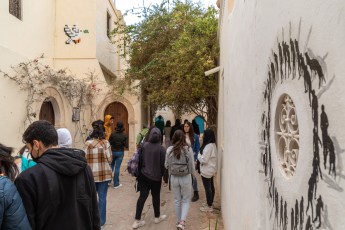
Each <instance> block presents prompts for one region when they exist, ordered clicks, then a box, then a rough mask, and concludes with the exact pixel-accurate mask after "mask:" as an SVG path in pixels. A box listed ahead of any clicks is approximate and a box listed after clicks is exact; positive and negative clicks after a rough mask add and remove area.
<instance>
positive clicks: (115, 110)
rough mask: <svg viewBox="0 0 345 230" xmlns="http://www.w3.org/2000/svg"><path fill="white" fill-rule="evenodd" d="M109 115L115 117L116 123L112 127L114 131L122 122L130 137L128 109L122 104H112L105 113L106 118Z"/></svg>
mask: <svg viewBox="0 0 345 230" xmlns="http://www.w3.org/2000/svg"><path fill="white" fill-rule="evenodd" d="M107 114H109V115H111V116H113V117H114V123H113V126H112V129H113V130H115V127H116V123H117V122H118V121H122V122H123V126H124V128H125V133H127V135H129V124H128V111H127V109H126V106H124V105H123V104H122V103H120V102H112V103H110V104H109V105H108V106H107V108H106V109H105V111H104V116H105V115H107Z"/></svg>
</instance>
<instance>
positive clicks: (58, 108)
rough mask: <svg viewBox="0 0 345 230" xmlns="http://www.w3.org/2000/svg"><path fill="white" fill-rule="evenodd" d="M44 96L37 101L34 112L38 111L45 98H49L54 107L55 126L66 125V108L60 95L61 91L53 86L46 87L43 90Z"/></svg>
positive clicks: (37, 112)
mask: <svg viewBox="0 0 345 230" xmlns="http://www.w3.org/2000/svg"><path fill="white" fill-rule="evenodd" d="M44 93H45V95H44V97H42V99H41V100H40V101H39V102H38V103H37V106H36V114H39V113H40V110H41V106H42V104H43V102H44V101H45V100H49V101H50V102H51V104H52V106H53V109H54V115H55V127H56V128H62V127H66V110H65V103H64V101H63V98H62V96H61V93H60V92H59V91H58V90H57V89H56V88H54V87H47V88H46V89H45V90H44Z"/></svg>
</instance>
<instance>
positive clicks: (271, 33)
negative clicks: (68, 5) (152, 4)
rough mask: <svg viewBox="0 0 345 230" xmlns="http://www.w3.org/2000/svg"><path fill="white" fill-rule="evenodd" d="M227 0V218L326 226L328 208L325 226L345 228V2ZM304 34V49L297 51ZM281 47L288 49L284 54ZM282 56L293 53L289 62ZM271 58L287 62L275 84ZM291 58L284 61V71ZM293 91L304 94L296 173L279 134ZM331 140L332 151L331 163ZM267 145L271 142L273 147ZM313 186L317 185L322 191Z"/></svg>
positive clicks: (223, 171) (223, 152) (275, 225)
mask: <svg viewBox="0 0 345 230" xmlns="http://www.w3.org/2000/svg"><path fill="white" fill-rule="evenodd" d="M219 3H220V9H221V10H220V11H221V12H220V24H219V33H220V50H221V56H220V66H221V69H220V72H219V77H220V97H219V117H218V118H219V124H218V147H219V156H220V157H219V162H220V164H219V165H220V167H219V174H218V181H219V182H220V188H221V199H222V212H223V221H224V225H225V228H226V229H231V230H238V229H262V230H266V229H284V227H285V226H286V229H292V228H291V225H294V226H296V227H297V228H296V229H312V228H310V227H313V229H316V228H317V227H318V225H319V220H318V219H317V220H316V221H315V222H313V219H314V218H315V217H316V216H318V214H317V212H318V210H319V211H320V216H321V222H322V224H321V227H320V229H337V230H338V229H339V230H340V229H345V218H344V215H345V192H344V189H345V170H344V164H345V155H344V153H345V120H344V114H345V96H344V93H343V91H344V85H345V78H344V77H343V75H344V72H345V65H344V62H345V59H344V57H342V55H344V53H345V30H344V28H345V14H344V12H343V8H344V7H345V2H344V1H341V0H336V1H332V2H327V1H322V0H306V1H298V0H292V1H282V0H278V1H277V0H268V1H259V0H253V1H239V0H235V1H234V0H220V1H219ZM290 39H292V41H293V44H294V45H293V46H292V45H291V43H290ZM295 40H296V42H295ZM284 41H285V42H286V43H283V42H284ZM279 44H280V45H281V46H282V47H283V44H284V45H285V46H286V47H288V49H287V50H289V57H290V58H291V59H290V64H291V72H289V66H288V63H289V62H285V60H287V57H288V56H285V54H284V51H283V52H282V53H283V55H282V56H283V58H280V57H279ZM296 44H298V45H299V52H296V46H295V45H296ZM292 47H293V48H292ZM292 51H294V52H292ZM286 52H287V51H286ZM293 53H295V54H297V53H300V54H301V57H302V59H303V62H304V64H301V62H298V61H297V60H298V59H296V61H295V65H296V66H295V68H293V66H292V64H293V63H292V59H293ZM274 54H276V55H277V56H278V59H277V60H278V62H277V63H276V62H275V56H274ZM307 55H308V56H310V57H312V58H313V59H314V60H316V61H317V63H318V64H319V66H321V68H322V71H323V74H324V77H325V82H322V84H321V87H320V88H319V79H318V74H317V73H316V72H313V71H312V69H313V68H315V66H313V65H311V64H310V65H309V64H307V63H308V62H307ZM280 60H283V62H282V63H283V64H282V65H281V63H280ZM271 64H273V65H272V66H273V68H274V70H276V71H277V72H275V71H273V72H274V73H275V77H276V78H277V79H276V81H274V82H276V83H274V84H272V82H273V80H272V77H273V75H272V71H271ZM316 65H317V64H316ZM281 66H283V67H284V68H283V76H284V77H283V80H281V73H280V70H281ZM285 66H287V67H286V68H287V72H286V71H285ZM299 66H301V70H299ZM293 69H295V70H296V72H295V74H296V76H295V77H294V76H293V75H294V74H293V72H292V71H293ZM299 71H300V72H299ZM306 72H309V73H311V84H310V87H311V88H308V87H307V93H305V90H306V88H305V84H304V76H307V73H306ZM285 76H286V78H285ZM300 76H301V78H300V79H299V77H300ZM269 79H271V81H270V82H269ZM270 84H271V85H270ZM268 89H270V90H268ZM309 89H312V90H315V96H316V97H315V98H314V99H313V97H312V95H311V100H310V99H309V92H311V91H309ZM270 93H271V96H270V99H269V100H268V97H269V96H268V95H269V94H270ZM283 94H288V95H290V96H291V98H292V100H293V101H294V104H295V106H296V113H297V117H298V125H299V156H298V162H297V166H296V171H295V174H294V175H293V176H292V177H290V178H286V177H285V176H284V174H283V173H281V167H280V162H279V158H278V155H277V139H276V136H275V134H276V131H277V130H276V129H275V122H276V119H277V116H278V115H277V114H279V113H276V108H277V105H278V101H279V99H280V97H281V96H282V95H283ZM316 102H318V103H317V104H316ZM310 104H312V106H311V105H310ZM322 105H324V107H325V112H326V114H327V117H328V123H329V125H328V130H327V131H328V137H329V138H330V140H331V142H325V141H324V140H328V139H324V138H323V135H324V134H323V132H324V128H323V127H324V126H323V125H322V121H321V120H322V118H321V117H320V116H321V113H322V109H321V106H322ZM315 108H316V109H315ZM316 111H317V113H316ZM315 113H316V116H314V117H313V114H315ZM315 117H317V118H318V119H315ZM268 118H270V119H268ZM266 122H267V123H268V124H269V125H268V126H267V125H266ZM315 122H316V123H315ZM323 122H324V121H323ZM315 124H317V125H315ZM314 127H316V130H318V133H317V136H318V137H319V139H320V141H321V142H322V144H323V145H322V146H321V145H320V144H319V143H318V141H317V140H316V141H315V139H314V138H315V137H317V136H315V135H314V133H313V130H314ZM268 133H269V135H270V138H268V136H267V134H268ZM315 143H316V144H315ZM325 143H328V144H326V145H325ZM330 143H332V144H330ZM325 146H327V149H326V150H327V151H328V152H327V153H328V157H327V161H326V169H325V168H324V155H323V151H324V147H325ZM332 147H333V150H334V151H333V153H334V154H335V163H334V164H335V172H336V176H335V175H334V172H333V171H331V173H330V174H329V168H330V167H331V166H330V163H329V158H330V154H329V153H330V152H332ZM266 148H270V154H269V150H266ZM316 149H318V150H316ZM265 153H266V155H265ZM316 153H318V154H319V157H316V155H317V154H316ZM268 155H270V156H271V160H269V158H268V157H267V156H268ZM265 156H266V157H265ZM317 158H318V159H317ZM265 163H266V167H265ZM269 163H271V165H270V164H269ZM316 165H319V166H320V169H318V167H315V166H316ZM265 169H266V170H267V171H266V174H265ZM271 170H272V173H271V172H270V171H271ZM314 170H315V173H316V174H313V172H314ZM320 171H321V172H320ZM320 175H322V177H323V178H322V179H321V178H320ZM316 186H317V187H316ZM315 189H316V190H315ZM276 194H277V195H278V196H277V195H276ZM310 195H312V196H313V195H315V198H316V199H315V198H314V197H310ZM320 196H321V197H322V199H321V200H322V203H323V209H321V200H319V198H320ZM276 197H277V198H278V199H277V201H276ZM302 197H303V201H302ZM296 201H297V205H296ZM308 201H310V202H308ZM285 202H286V205H285ZM281 203H282V204H283V205H281ZM308 203H309V205H311V203H312V204H313V215H312V212H311V208H310V207H309V210H308V211H307V212H306V209H307V206H308ZM276 204H278V205H276ZM301 204H302V205H301ZM281 207H282V208H281ZM301 208H302V209H301ZM301 210H303V212H301ZM292 212H293V213H292ZM296 213H297V215H296ZM302 213H303V216H302V215H301V214H302ZM281 214H282V215H281ZM291 215H293V218H291ZM301 217H303V218H301ZM308 218H310V220H309V221H308ZM296 220H297V225H296ZM308 222H309V223H308ZM301 223H303V225H302V228H300V227H301ZM308 227H309V228H308Z"/></svg>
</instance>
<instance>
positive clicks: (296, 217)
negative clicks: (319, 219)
mask: <svg viewBox="0 0 345 230" xmlns="http://www.w3.org/2000/svg"><path fill="white" fill-rule="evenodd" d="M298 211H299V210H298V200H297V199H296V203H295V227H294V230H297V227H298V217H299V213H298Z"/></svg>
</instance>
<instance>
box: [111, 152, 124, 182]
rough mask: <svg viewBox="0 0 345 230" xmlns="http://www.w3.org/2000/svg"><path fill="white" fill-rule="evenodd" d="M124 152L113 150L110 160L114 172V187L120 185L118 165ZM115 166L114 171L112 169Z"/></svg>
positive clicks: (119, 165)
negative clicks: (111, 159)
mask: <svg viewBox="0 0 345 230" xmlns="http://www.w3.org/2000/svg"><path fill="white" fill-rule="evenodd" d="M123 155H124V152H113V161H112V162H111V170H113V172H114V187H116V186H119V185H120V180H119V176H120V167H121V163H122V160H123ZM114 168H115V171H114Z"/></svg>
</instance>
